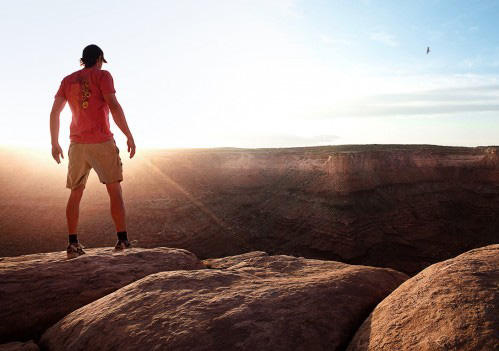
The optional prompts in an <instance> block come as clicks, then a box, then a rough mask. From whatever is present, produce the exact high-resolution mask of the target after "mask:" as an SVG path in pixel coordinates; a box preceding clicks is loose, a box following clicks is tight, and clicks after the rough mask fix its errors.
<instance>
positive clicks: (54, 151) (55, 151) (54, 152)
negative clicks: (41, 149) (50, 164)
mask: <svg viewBox="0 0 499 351" xmlns="http://www.w3.org/2000/svg"><path fill="white" fill-rule="evenodd" d="M59 154H60V155H61V157H62V158H64V155H63V154H62V149H61V146H60V145H59V144H54V145H52V157H53V158H54V160H56V162H57V163H61V160H60V158H59Z"/></svg>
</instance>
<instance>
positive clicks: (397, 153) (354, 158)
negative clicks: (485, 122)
mask: <svg viewBox="0 0 499 351" xmlns="http://www.w3.org/2000/svg"><path fill="white" fill-rule="evenodd" d="M497 150H498V148H496V147H485V148H442V149H435V148H431V147H428V148H426V149H425V148H422V149H415V150H411V149H402V150H397V149H385V150H376V151H358V152H351V151H350V152H349V151H346V152H335V153H333V154H332V155H330V156H329V157H328V159H327V161H326V162H325V164H324V169H325V170H326V172H327V173H328V174H329V175H330V181H331V183H330V184H329V185H330V186H331V187H332V189H333V190H334V191H337V192H342V193H351V192H355V191H360V190H369V189H373V188H376V187H379V186H386V185H393V184H408V183H421V182H442V181H445V182H459V183H466V182H476V181H480V182H499V155H498V153H497Z"/></svg>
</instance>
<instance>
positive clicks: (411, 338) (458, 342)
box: [348, 245, 499, 351]
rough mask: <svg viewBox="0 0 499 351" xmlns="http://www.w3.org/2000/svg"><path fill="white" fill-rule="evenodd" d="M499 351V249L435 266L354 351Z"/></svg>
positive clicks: (408, 287)
mask: <svg viewBox="0 0 499 351" xmlns="http://www.w3.org/2000/svg"><path fill="white" fill-rule="evenodd" d="M366 350H386V351H392V350H418V351H420V350H421V351H425V350H432V351H438V350H460V351H468V350H469V351H480V350H483V351H490V350H499V245H491V246H487V247H484V248H480V249H475V250H471V251H469V252H467V253H464V254H462V255H460V256H457V257H455V258H453V259H450V260H447V261H444V262H440V263H437V264H434V265H432V266H430V267H428V268H426V269H425V270H424V271H422V272H421V273H419V274H418V275H416V276H414V277H413V278H411V279H409V280H407V281H406V282H405V283H403V284H402V285H401V286H400V287H398V288H397V289H396V290H395V291H394V292H392V293H391V294H390V295H389V296H388V297H387V298H386V299H384V300H383V301H382V302H381V303H380V304H379V305H378V306H377V307H376V308H375V310H374V311H373V312H372V314H371V315H370V316H369V318H368V319H367V320H366V321H365V322H364V323H363V325H362V327H361V328H360V329H359V330H358V332H357V333H356V335H355V337H354V339H353V341H352V343H351V344H350V346H349V348H348V351H366Z"/></svg>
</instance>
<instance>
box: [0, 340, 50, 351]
mask: <svg viewBox="0 0 499 351" xmlns="http://www.w3.org/2000/svg"><path fill="white" fill-rule="evenodd" d="M39 350H40V348H39V347H38V345H37V344H35V343H34V342H33V340H30V341H28V342H20V341H14V342H9V343H7V344H1V345H0V351H39Z"/></svg>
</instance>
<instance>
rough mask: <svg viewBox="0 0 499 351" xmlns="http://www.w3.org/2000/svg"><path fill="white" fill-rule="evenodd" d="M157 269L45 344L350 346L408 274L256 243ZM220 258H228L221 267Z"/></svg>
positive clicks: (55, 330) (67, 323) (62, 326)
mask: <svg viewBox="0 0 499 351" xmlns="http://www.w3.org/2000/svg"><path fill="white" fill-rule="evenodd" d="M204 263H205V264H206V265H208V266H210V267H211V269H203V270H191V271H170V272H161V273H155V274H151V275H149V276H147V277H145V278H143V279H141V280H139V281H136V282H134V283H132V284H130V285H127V286H126V287H123V288H121V289H119V290H117V291H115V292H113V293H112V294H109V295H107V296H105V297H103V298H101V299H99V300H97V301H94V302H92V303H91V304H88V305H86V306H84V307H82V308H80V309H78V310H76V311H74V312H72V313H71V314H69V315H68V316H66V317H65V318H64V319H62V320H61V321H59V322H58V323H57V324H55V325H54V326H52V327H51V328H50V329H48V330H47V331H46V332H45V333H44V335H43V336H42V338H41V340H40V347H41V348H43V349H46V350H73V351H77V350H93V349H99V350H103V351H104V350H176V351H181V350H189V351H195V350H341V349H344V348H345V347H346V345H347V344H348V342H349V341H350V339H351V337H352V335H353V334H354V332H355V330H356V329H357V328H358V327H359V326H360V324H361V323H362V321H363V320H365V318H366V317H367V316H368V315H369V313H370V311H371V310H372V309H373V308H374V306H375V305H376V304H377V303H378V302H379V301H381V300H382V299H383V298H384V297H385V296H387V295H388V294H389V293H390V292H391V291H392V290H393V289H395V288H396V287H397V286H398V285H399V284H401V283H402V282H403V281H405V280H406V279H407V278H408V277H407V276H406V275H405V274H403V273H400V272H397V271H394V270H392V269H385V268H374V267H366V266H352V265H348V264H343V263H339V262H333V261H320V260H314V259H305V258H303V257H299V258H296V257H292V256H286V255H276V256H269V255H267V254H266V253H264V252H252V253H247V254H243V255H238V256H236V257H227V258H220V259H213V260H206V261H205V262H204ZM217 267H221V268H217Z"/></svg>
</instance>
